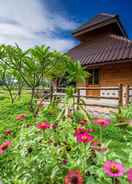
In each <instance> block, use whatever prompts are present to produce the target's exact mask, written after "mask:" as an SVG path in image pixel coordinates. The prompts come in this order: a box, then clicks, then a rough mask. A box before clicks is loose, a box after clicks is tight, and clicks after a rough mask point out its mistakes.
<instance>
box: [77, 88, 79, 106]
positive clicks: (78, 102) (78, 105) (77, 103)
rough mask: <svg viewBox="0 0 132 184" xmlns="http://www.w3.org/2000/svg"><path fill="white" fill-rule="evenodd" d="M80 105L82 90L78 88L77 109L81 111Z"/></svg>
mask: <svg viewBox="0 0 132 184" xmlns="http://www.w3.org/2000/svg"><path fill="white" fill-rule="evenodd" d="M79 104H80V89H79V88H77V109H79Z"/></svg>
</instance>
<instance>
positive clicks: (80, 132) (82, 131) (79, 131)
mask: <svg viewBox="0 0 132 184" xmlns="http://www.w3.org/2000/svg"><path fill="white" fill-rule="evenodd" d="M86 132H87V130H86V129H84V128H77V129H76V130H75V133H74V135H75V136H77V135H79V134H82V133H86Z"/></svg>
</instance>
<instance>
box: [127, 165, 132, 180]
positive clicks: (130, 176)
mask: <svg viewBox="0 0 132 184" xmlns="http://www.w3.org/2000/svg"><path fill="white" fill-rule="evenodd" d="M127 174H128V175H127V176H128V182H129V183H132V168H130V169H129V170H128V172H127Z"/></svg>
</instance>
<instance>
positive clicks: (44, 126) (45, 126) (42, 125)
mask: <svg viewBox="0 0 132 184" xmlns="http://www.w3.org/2000/svg"><path fill="white" fill-rule="evenodd" d="M36 127H37V128H38V129H43V130H45V129H48V128H50V127H51V126H50V124H49V123H48V122H47V121H46V122H41V123H38V124H37V126H36Z"/></svg>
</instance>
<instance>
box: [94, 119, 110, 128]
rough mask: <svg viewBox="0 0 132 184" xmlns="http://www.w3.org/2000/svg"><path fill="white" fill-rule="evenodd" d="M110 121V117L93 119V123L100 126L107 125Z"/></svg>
mask: <svg viewBox="0 0 132 184" xmlns="http://www.w3.org/2000/svg"><path fill="white" fill-rule="evenodd" d="M110 123H111V120H110V119H104V118H97V119H95V124H97V125H100V126H102V127H107V126H108V125H109V124H110Z"/></svg>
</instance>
